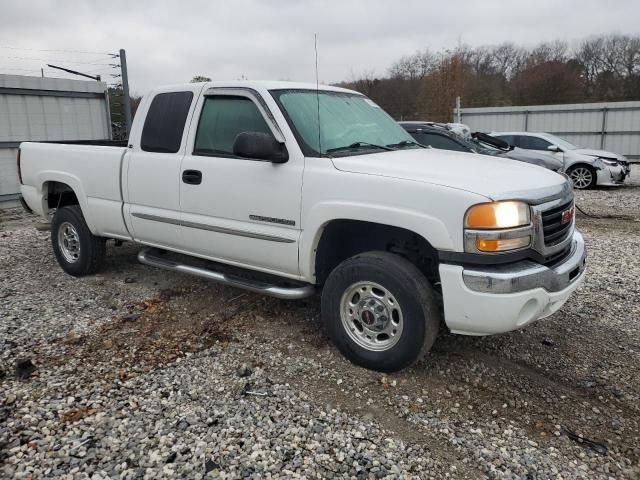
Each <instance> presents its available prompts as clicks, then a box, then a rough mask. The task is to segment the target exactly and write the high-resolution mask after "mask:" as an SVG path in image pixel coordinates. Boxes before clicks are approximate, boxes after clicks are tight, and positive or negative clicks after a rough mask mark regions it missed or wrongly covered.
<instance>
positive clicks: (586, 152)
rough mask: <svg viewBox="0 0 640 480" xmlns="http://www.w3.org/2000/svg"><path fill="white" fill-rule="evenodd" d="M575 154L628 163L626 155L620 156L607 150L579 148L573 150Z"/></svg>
mask: <svg viewBox="0 0 640 480" xmlns="http://www.w3.org/2000/svg"><path fill="white" fill-rule="evenodd" d="M572 151H573V152H576V153H580V154H582V155H589V156H590V157H600V158H611V159H614V160H618V161H622V162H626V161H627V158H626V157H625V156H624V155H618V154H617V153H613V152H607V151H606V150H594V149H591V148H578V149H576V150H572Z"/></svg>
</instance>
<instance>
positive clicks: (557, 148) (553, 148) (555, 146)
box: [547, 145, 562, 152]
mask: <svg viewBox="0 0 640 480" xmlns="http://www.w3.org/2000/svg"><path fill="white" fill-rule="evenodd" d="M547 150H549V151H550V152H561V151H562V150H561V149H560V147H558V146H557V145H549V146H548V147H547Z"/></svg>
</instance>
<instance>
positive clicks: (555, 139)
mask: <svg viewBox="0 0 640 480" xmlns="http://www.w3.org/2000/svg"><path fill="white" fill-rule="evenodd" d="M545 138H546V139H547V140H549V141H550V142H551V143H553V144H555V145H557V146H558V147H560V148H562V149H563V150H577V149H578V148H580V147H576V146H575V145H574V144H573V143H570V142H567V141H566V140H563V139H562V138H560V137H556V136H555V135H551V134H550V133H547V134H545Z"/></svg>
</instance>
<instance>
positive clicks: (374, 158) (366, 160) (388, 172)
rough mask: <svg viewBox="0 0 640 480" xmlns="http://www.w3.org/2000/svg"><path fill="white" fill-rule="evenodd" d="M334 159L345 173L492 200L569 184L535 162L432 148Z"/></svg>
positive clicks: (526, 195)
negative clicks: (427, 185)
mask: <svg viewBox="0 0 640 480" xmlns="http://www.w3.org/2000/svg"><path fill="white" fill-rule="evenodd" d="M332 161H333V164H334V166H335V168H337V169H338V170H342V171H344V172H352V173H362V174H367V175H380V176H385V177H391V178H400V179H404V180H412V181H419V182H424V183H431V184H436V185H442V186H446V187H451V188H457V189H459V190H466V191H469V192H473V193H477V194H480V195H483V196H485V197H487V198H490V199H492V200H498V199H505V198H532V199H534V198H536V195H538V194H539V196H540V197H542V196H545V197H546V196H548V195H549V194H551V192H554V191H558V192H560V191H562V190H563V189H564V188H565V186H566V184H567V179H566V177H564V176H562V175H559V174H557V173H555V172H552V171H550V170H547V169H544V168H539V167H537V166H535V165H529V164H526V163H523V162H514V161H513V160H509V159H506V158H500V157H492V156H488V155H478V154H475V153H460V152H452V151H448V150H438V149H432V148H429V149H407V150H398V151H394V152H380V153H372V154H367V155H356V156H350V157H334V158H333V159H332ZM538 192H539V193H538ZM543 192H544V193H543Z"/></svg>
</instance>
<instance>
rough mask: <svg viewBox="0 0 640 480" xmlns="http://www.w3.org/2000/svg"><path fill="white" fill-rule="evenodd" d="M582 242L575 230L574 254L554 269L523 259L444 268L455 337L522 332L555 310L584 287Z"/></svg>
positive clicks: (448, 318) (446, 310)
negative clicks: (581, 284) (497, 263)
mask: <svg viewBox="0 0 640 480" xmlns="http://www.w3.org/2000/svg"><path fill="white" fill-rule="evenodd" d="M585 267H586V249H585V244H584V239H583V238H582V235H581V234H580V233H579V232H577V231H576V232H574V234H573V241H572V245H571V253H570V254H569V255H568V256H567V257H566V258H565V259H564V260H562V262H561V263H559V264H557V265H554V266H552V267H547V266H544V265H540V264H538V263H535V262H532V261H530V260H523V261H520V262H516V263H513V264H509V265H489V266H482V267H478V266H474V267H463V266H459V265H448V264H441V265H440V281H441V284H442V296H443V301H444V313H445V321H446V323H447V326H448V327H449V329H450V330H451V331H452V332H453V333H459V334H465V335H491V334H494V333H502V332H508V331H510V330H515V329H517V328H522V327H524V326H525V325H528V324H529V323H532V322H534V321H536V320H539V319H541V318H544V317H547V316H549V315H551V314H552V313H554V312H555V311H557V310H558V309H559V308H560V307H562V305H564V303H565V302H566V301H567V299H568V298H569V296H570V295H571V294H572V293H573V292H574V290H575V289H576V288H578V285H580V283H581V281H582V279H583V277H584V270H585Z"/></svg>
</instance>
